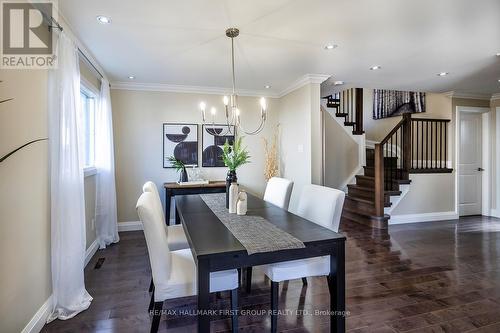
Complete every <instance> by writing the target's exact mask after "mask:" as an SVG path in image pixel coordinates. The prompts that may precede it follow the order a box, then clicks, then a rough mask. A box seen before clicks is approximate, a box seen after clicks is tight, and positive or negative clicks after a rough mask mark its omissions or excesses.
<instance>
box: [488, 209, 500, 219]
mask: <svg viewBox="0 0 500 333" xmlns="http://www.w3.org/2000/svg"><path fill="white" fill-rule="evenodd" d="M490 216H493V217H498V218H500V211H499V210H498V209H490Z"/></svg>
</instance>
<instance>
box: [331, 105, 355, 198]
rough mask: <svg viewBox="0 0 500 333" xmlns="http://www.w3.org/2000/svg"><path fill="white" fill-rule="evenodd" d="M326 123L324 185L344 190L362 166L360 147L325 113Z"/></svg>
mask: <svg viewBox="0 0 500 333" xmlns="http://www.w3.org/2000/svg"><path fill="white" fill-rule="evenodd" d="M342 119H343V118H342ZM324 122H325V142H324V145H325V176H324V177H325V179H324V185H325V186H329V187H333V188H337V189H341V190H343V189H342V187H343V186H344V184H345V183H346V182H348V181H349V180H350V178H351V177H352V174H353V173H354V172H356V171H357V169H358V166H359V164H360V161H359V146H358V143H357V142H356V141H354V140H353V139H352V137H351V136H349V134H348V133H347V132H346V131H345V129H344V128H342V127H343V126H342V125H341V124H339V123H338V122H337V120H335V119H334V118H333V116H332V115H331V114H330V113H329V112H326V111H325V112H324ZM350 128H351V127H349V129H350Z"/></svg>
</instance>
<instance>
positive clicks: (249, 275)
mask: <svg viewBox="0 0 500 333" xmlns="http://www.w3.org/2000/svg"><path fill="white" fill-rule="evenodd" d="M246 292H247V294H250V293H251V292H252V267H247V277H246Z"/></svg>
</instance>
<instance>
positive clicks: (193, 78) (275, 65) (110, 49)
mask: <svg viewBox="0 0 500 333" xmlns="http://www.w3.org/2000/svg"><path fill="white" fill-rule="evenodd" d="M59 5H60V7H61V12H62V15H63V16H64V17H65V18H66V20H67V21H68V22H69V23H70V25H71V28H72V29H73V30H74V31H75V33H76V34H77V36H78V38H80V40H81V41H82V42H83V43H84V44H85V45H86V46H87V47H88V49H89V50H90V51H91V53H92V54H93V55H94V57H95V58H96V59H97V61H98V62H99V64H100V65H101V66H102V67H103V68H104V70H105V71H106V73H107V74H108V76H109V77H110V79H111V81H112V82H124V81H130V80H129V79H128V76H130V75H133V76H135V80H134V81H133V82H134V83H148V84H166V85H187V86H203V87H230V85H231V71H230V40H229V39H228V38H227V37H226V36H225V30H226V28H228V27H238V28H239V29H240V32H241V33H240V36H239V37H238V38H237V39H236V41H235V44H236V46H235V47H236V83H237V87H238V88H239V89H247V90H252V91H255V90H257V91H264V90H265V89H264V86H265V85H270V86H271V88H270V89H268V90H265V91H268V92H269V93H270V94H276V95H277V94H279V93H280V92H282V91H284V90H285V89H286V88H287V87H289V86H290V84H292V83H293V82H294V81H295V80H297V79H298V78H300V77H301V76H303V75H305V74H327V75H332V76H333V79H334V80H342V81H345V83H346V84H349V85H355V86H360V87H377V88H388V89H402V90H406V89H408V90H421V91H429V92H444V91H451V90H453V91H456V92H463V93H476V94H493V93H498V92H500V82H499V81H498V80H499V79H500V57H497V56H496V53H498V52H500V1H499V0H474V1H471V0H405V1H402V0H376V1H374V0H295V1H293V0H272V1H270V0H252V1H248V0H211V1H207V0H182V1H165V0H143V1H140V2H139V1H123V0H104V1H103V0H86V1H81V0H63V1H60V2H59ZM97 15H106V16H110V17H111V18H112V24H109V25H102V24H99V23H98V22H97V20H96V16H97ZM331 43H335V44H338V47H337V48H335V49H333V50H325V49H324V46H325V45H327V44H331ZM374 65H379V66H381V67H382V68H381V69H380V70H377V71H372V70H369V68H370V67H371V66H374ZM439 72H449V73H450V74H449V75H448V76H445V77H438V76H437V75H436V74H437V73H439Z"/></svg>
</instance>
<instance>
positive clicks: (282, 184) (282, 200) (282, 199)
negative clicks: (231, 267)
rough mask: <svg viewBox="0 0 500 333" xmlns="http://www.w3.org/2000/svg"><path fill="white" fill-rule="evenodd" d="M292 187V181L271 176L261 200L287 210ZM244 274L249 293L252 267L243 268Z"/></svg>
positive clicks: (246, 288)
mask: <svg viewBox="0 0 500 333" xmlns="http://www.w3.org/2000/svg"><path fill="white" fill-rule="evenodd" d="M292 189H293V181H291V180H289V179H286V178H279V177H271V178H270V179H269V180H268V181H267V185H266V190H265V192H264V198H263V200H264V201H266V202H269V203H271V204H273V205H275V206H278V207H279V208H281V209H284V210H288V205H289V204H290V196H291V194H292ZM245 276H246V277H245V279H246V280H245V290H246V292H247V293H248V294H249V293H251V291H252V267H246V268H245Z"/></svg>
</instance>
